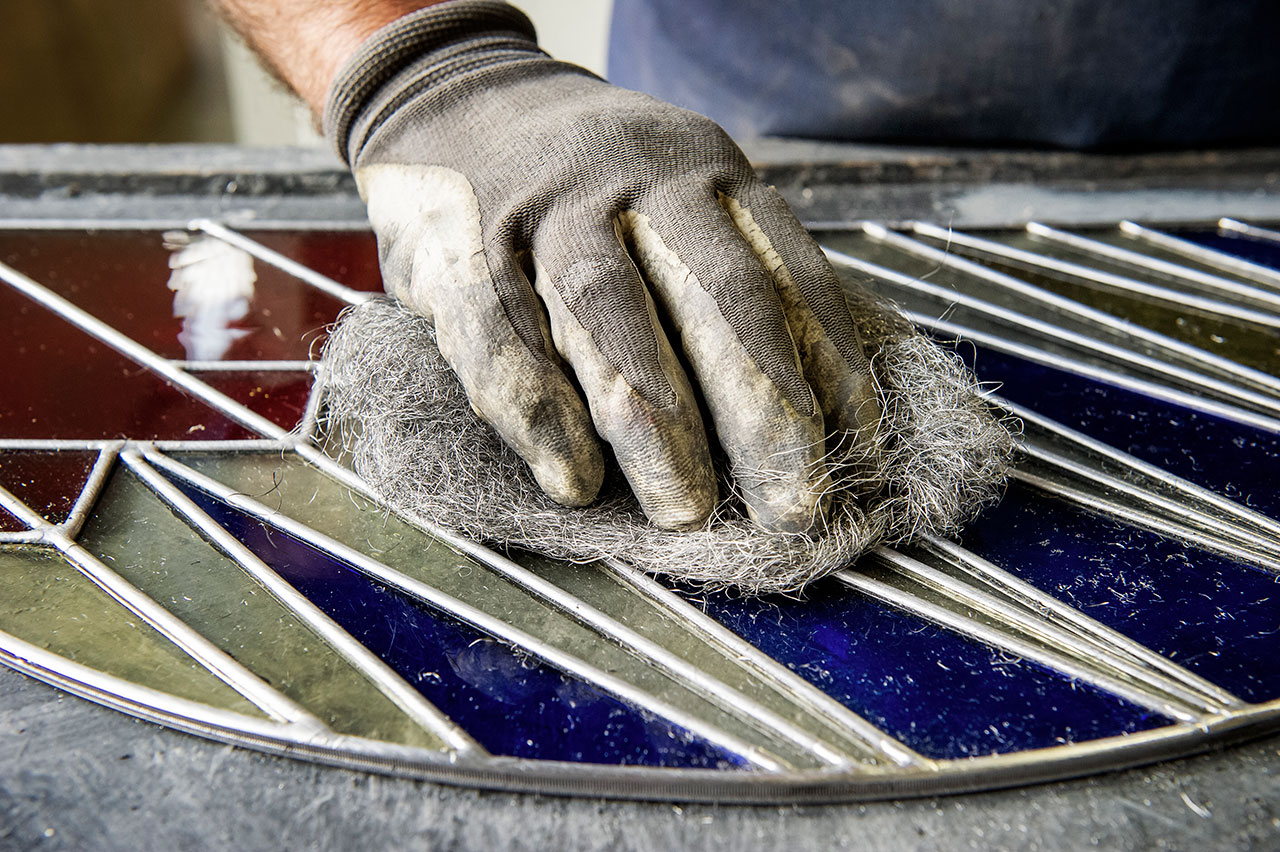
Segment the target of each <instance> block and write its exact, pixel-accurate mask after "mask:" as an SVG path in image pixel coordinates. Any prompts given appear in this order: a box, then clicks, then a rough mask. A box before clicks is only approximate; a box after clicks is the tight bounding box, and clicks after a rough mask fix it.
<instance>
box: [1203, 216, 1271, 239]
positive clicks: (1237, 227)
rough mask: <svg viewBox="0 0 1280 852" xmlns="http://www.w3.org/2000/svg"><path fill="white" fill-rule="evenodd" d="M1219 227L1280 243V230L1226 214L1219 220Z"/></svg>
mask: <svg viewBox="0 0 1280 852" xmlns="http://www.w3.org/2000/svg"><path fill="white" fill-rule="evenodd" d="M1218 228H1219V229H1220V230H1223V231H1234V232H1236V233H1237V234H1244V235H1245V236H1246V237H1253V238H1254V239H1255V240H1262V241H1263V242H1268V243H1277V244H1280V231H1276V230H1273V229H1271V228H1260V227H1258V226H1257V225H1250V224H1249V223H1248V222H1241V221H1240V220H1239V219H1232V218H1230V217H1227V216H1224V217H1222V218H1221V219H1219V220H1218Z"/></svg>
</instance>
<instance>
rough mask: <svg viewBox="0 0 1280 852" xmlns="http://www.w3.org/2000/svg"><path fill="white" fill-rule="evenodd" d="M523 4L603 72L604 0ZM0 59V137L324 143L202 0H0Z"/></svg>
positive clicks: (556, 40)
mask: <svg viewBox="0 0 1280 852" xmlns="http://www.w3.org/2000/svg"><path fill="white" fill-rule="evenodd" d="M516 5H518V6H520V7H521V8H522V9H524V10H525V12H527V13H528V14H529V16H530V17H531V18H533V20H534V23H535V24H536V25H537V27H538V32H539V35H540V41H541V43H542V46H543V47H544V48H545V49H546V50H547V51H548V52H550V53H551V54H552V55H553V56H556V57H557V58H560V59H565V60H568V61H570V62H576V63H578V64H580V65H584V66H586V67H588V68H590V69H592V70H593V71H595V72H597V73H599V74H603V73H604V65H605V44H606V41H607V34H608V22H609V12H610V7H611V5H612V4H611V3H610V2H609V0H516ZM0 56H3V57H4V58H3V60H0V62H2V64H0V103H2V104H4V110H3V117H0V143H5V142H133V143H146V142H238V143H241V144H246V145H294V144H320V140H319V138H318V137H317V136H316V134H315V132H314V130H313V129H312V121H311V117H310V116H309V114H308V112H307V110H306V109H305V108H304V107H302V105H301V104H300V103H298V102H297V101H296V99H294V98H293V97H292V96H291V95H289V94H288V93H286V92H285V90H284V89H283V88H282V87H281V86H280V85H279V84H278V83H276V82H275V81H274V80H272V79H271V78H270V77H269V76H268V75H267V74H266V73H265V72H264V71H262V70H261V68H260V67H259V66H258V64H257V62H256V61H255V60H254V59H253V57H252V54H251V53H250V52H249V51H248V49H246V48H245V47H244V45H243V44H241V43H240V42H239V40H238V39H236V38H235V36H233V35H231V34H230V33H229V31H228V30H227V29H226V28H225V27H224V26H223V25H222V24H221V23H220V22H219V21H217V20H216V18H215V16H214V15H213V14H212V13H211V12H210V11H209V9H208V8H207V7H206V6H205V5H204V3H203V2H202V0H3V2H0Z"/></svg>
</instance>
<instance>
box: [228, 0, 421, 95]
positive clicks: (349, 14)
mask: <svg viewBox="0 0 1280 852" xmlns="http://www.w3.org/2000/svg"><path fill="white" fill-rule="evenodd" d="M440 2H443V0H213V3H214V5H215V6H216V7H218V9H219V10H220V11H221V12H222V15H223V17H225V18H226V19H227V21H228V22H229V23H230V24H231V26H232V27H234V28H235V30H236V31H237V32H238V33H240V35H241V36H243V37H244V39H245V41H247V42H248V43H249V46H250V47H252V48H253V49H254V51H255V52H256V53H257V54H258V55H259V56H260V57H261V58H262V60H263V62H265V63H266V64H267V65H268V66H269V67H270V68H271V70H272V71H273V72H275V74H276V76H277V77H279V78H280V80H281V82H283V83H284V84H285V85H287V86H288V87H289V88H291V89H293V91H294V92H296V93H297V94H298V96H299V97H301V98H302V99H303V100H304V101H306V103H307V105H308V106H310V107H311V109H312V111H314V112H315V113H316V114H319V113H320V111H321V109H322V108H323V107H324V96H325V92H326V91H327V90H328V88H329V83H330V82H331V81H332V80H333V77H334V75H335V74H336V73H337V72H338V69H339V67H341V65H342V63H343V62H344V61H346V59H347V57H349V56H350V55H351V54H352V53H354V52H355V49H356V48H357V47H358V46H359V45H360V43H361V42H363V41H364V40H365V39H366V38H368V37H369V36H370V35H372V34H373V33H374V32H375V31H377V30H378V29H380V28H381V27H383V26H385V25H387V24H389V23H391V22H392V21H394V20H395V19H396V18H399V17H401V16H402V15H406V14H408V13H409V12H412V11H414V10H416V9H421V8H423V7H426V6H434V5H435V4H436V3H440Z"/></svg>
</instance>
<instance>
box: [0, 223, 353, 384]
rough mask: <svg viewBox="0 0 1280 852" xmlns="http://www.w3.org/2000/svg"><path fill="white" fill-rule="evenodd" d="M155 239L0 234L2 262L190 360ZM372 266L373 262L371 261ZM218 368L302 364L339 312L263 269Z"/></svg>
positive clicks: (164, 255)
mask: <svg viewBox="0 0 1280 852" xmlns="http://www.w3.org/2000/svg"><path fill="white" fill-rule="evenodd" d="M169 256H170V252H169V251H168V250H167V249H165V247H164V245H163V243H162V237H161V233H160V232H159V231H95V232H87V231H0V260H3V261H4V262H5V263H7V264H9V265H10V266H12V267H14V268H15V269H17V270H19V271H20V272H23V273H25V274H26V275H28V276H30V277H31V278H34V279H35V280H36V281H38V282H40V283H41V284H43V285H45V286H46V287H48V288H49V289H51V290H53V291H55V292H57V293H59V294H61V295H62V296H65V297H66V298H68V299H70V300H71V301H73V302H75V303H76V304H77V305H79V306H80V307H82V308H84V309H85V310H87V311H89V313H91V314H93V315H94V316H96V317H98V318H99V319H101V320H103V321H105V322H106V323H107V324H108V325H111V326H113V327H114V328H117V329H119V330H120V331H123V332H125V333H126V334H128V335H129V336H131V337H133V338H134V339H135V340H137V341H139V342H141V343H143V344H145V345H146V346H147V347H148V348H149V349H151V350H153V351H154V352H157V353H158V354H160V355H163V356H164V357H166V358H181V359H185V358H188V357H189V355H188V353H187V351H186V349H185V348H184V347H183V345H182V343H181V342H179V339H178V334H179V333H180V332H181V331H182V320H181V319H176V318H174V316H173V293H172V292H171V291H170V290H169V288H168V282H169V271H170V270H169ZM374 262H375V265H376V256H375V258H374ZM254 270H255V271H256V272H257V275H258V279H257V281H256V282H255V283H254V298H253V301H252V302H251V304H250V310H249V314H248V315H247V316H246V317H245V318H244V319H242V320H238V321H236V322H234V323H233V324H232V326H231V327H232V328H236V329H240V330H242V331H244V332H245V334H244V335H243V336H241V337H240V338H239V339H238V340H236V341H235V342H234V343H232V344H231V345H230V347H229V348H228V349H227V350H226V352H224V353H223V355H222V357H221V360H227V361H236V360H262V359H281V360H304V359H306V358H309V357H310V353H311V351H312V347H313V346H314V345H315V344H316V343H317V342H318V341H320V340H323V338H324V327H325V326H326V325H327V324H328V323H331V322H333V320H334V319H335V318H336V317H337V315H338V313H339V311H341V310H342V308H343V307H344V306H343V304H342V303H341V302H339V301H337V300H336V299H333V298H331V297H330V296H327V295H325V294H324V293H322V292H320V291H319V290H316V289H315V288H313V287H309V286H307V285H306V284H303V283H302V282H301V281H299V280H298V279H296V278H294V277H293V276H291V275H288V274H286V273H284V272H281V271H280V270H278V269H276V268H275V267H273V266H270V265H269V264H266V263H262V262H261V261H255V263H254Z"/></svg>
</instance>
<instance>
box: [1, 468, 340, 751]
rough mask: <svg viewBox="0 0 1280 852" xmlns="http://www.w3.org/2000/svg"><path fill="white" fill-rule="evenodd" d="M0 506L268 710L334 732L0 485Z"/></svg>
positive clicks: (320, 730)
mask: <svg viewBox="0 0 1280 852" xmlns="http://www.w3.org/2000/svg"><path fill="white" fill-rule="evenodd" d="M0 506H3V507H4V508H5V509H6V510H7V511H9V512H10V513H12V514H14V515H15V516H17V517H19V518H20V519H21V520H22V521H23V522H25V523H27V524H28V525H30V526H31V527H32V528H33V529H38V530H40V531H41V532H42V533H43V534H44V535H43V537H42V540H43V541H44V542H46V543H48V544H51V545H53V547H55V548H57V549H58V550H59V551H61V553H62V554H63V555H64V556H66V558H67V559H68V560H69V561H70V562H71V563H72V564H74V565H75V566H76V567H77V568H79V569H80V571H81V572H82V573H83V574H84V575H85V576H86V577H88V578H89V579H90V580H92V581H93V582H94V584H96V585H97V586H98V587H99V588H101V589H102V590H103V591H105V592H106V593H107V594H109V595H111V597H113V598H115V599H116V600H117V601H118V602H119V603H120V604H121V605H123V606H124V607H125V608H126V609H128V610H130V611H131V612H133V613H135V614H136V615H137V616H138V617H139V618H141V619H142V620H143V621H145V622H146V623H147V624H148V625H150V626H151V627H152V628H154V629H155V630H156V631H157V632H159V633H160V634H161V635H162V636H164V637H165V638H166V639H168V640H169V641H170V642H172V643H174V644H175V645H177V646H178V647H179V648H181V649H182V650H183V651H185V652H186V653H187V654H189V655H190V656H191V657H192V658H193V659H195V660H196V661H197V662H199V663H200V664H202V665H203V666H204V667H205V668H207V669H208V670H209V671H211V672H213V673H214V674H215V675H217V676H218V678H219V679H221V680H222V681H223V682H225V683H226V684H227V685H228V686H230V687H232V688H233V689H235V690H236V691H237V692H239V693H240V694H241V695H243V696H244V697H245V698H247V699H248V700H249V701H251V702H252V703H254V704H256V705H257V706H258V707H260V708H262V710H263V711H265V712H266V713H267V714H269V715H270V716H272V717H274V718H276V719H278V720H280V721H282V722H288V723H290V724H296V725H299V726H301V727H307V728H310V729H312V730H314V731H315V733H316V734H317V735H318V736H323V735H325V734H331V733H332V732H331V731H330V730H329V728H328V727H327V726H325V725H324V724H323V723H322V722H321V721H320V720H319V719H317V718H315V717H314V716H312V715H311V714H310V713H308V712H307V711H306V710H304V709H303V708H302V707H300V706H298V705H297V704H295V703H294V702H293V701H292V700H290V699H289V698H287V697H286V696H284V695H282V694H281V693H279V692H277V691H276V690H274V689H272V688H271V687H270V686H268V685H267V684H266V683H264V682H263V681H262V680H261V679H260V678H259V677H258V676H257V675H255V674H254V673H253V672H251V671H249V670H248V669H246V668H245V667H244V666H242V665H240V664H239V663H238V662H236V661H235V659H233V658H232V657H231V656H229V655H228V654H227V653H226V652H224V651H223V650H222V649H220V648H218V647H217V646H215V645H214V644H213V643H212V642H210V641H209V640H207V639H205V638H204V637H203V636H201V635H200V634H199V633H197V632H196V631H194V630H192V629H191V628H190V627H188V626H187V625H186V623H184V622H183V621H181V620H179V619H177V618H175V617H174V616H173V615H172V614H171V613H170V612H169V611H168V610H166V609H165V608H164V607H162V606H160V605H159V604H158V603H156V602H155V601H153V600H152V599H151V598H149V597H147V596H146V595H145V594H144V593H143V592H142V591H140V590H139V589H137V588H136V587H134V586H133V585H131V584H130V583H128V582H126V581H125V580H124V578H122V577H121V576H120V575H119V574H117V573H116V572H114V571H112V570H111V569H110V568H108V567H107V566H106V565H104V564H103V563H102V562H100V561H99V560H98V559H97V558H96V557H94V556H93V555H92V554H90V553H89V552H88V551H87V550H85V549H84V548H82V547H80V545H78V544H76V543H75V542H74V541H72V540H71V539H70V538H69V537H67V536H66V535H65V534H64V533H63V532H62V530H60V529H59V528H57V527H55V526H53V525H51V524H49V523H48V522H47V521H45V520H44V519H43V518H41V517H40V516H39V515H37V514H35V513H34V512H32V511H31V510H30V509H28V508H27V507H26V506H25V505H24V504H23V503H22V502H21V501H20V500H18V499H17V498H16V497H14V496H13V495H12V494H11V493H9V491H8V490H6V489H4V488H0Z"/></svg>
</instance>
